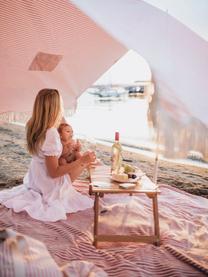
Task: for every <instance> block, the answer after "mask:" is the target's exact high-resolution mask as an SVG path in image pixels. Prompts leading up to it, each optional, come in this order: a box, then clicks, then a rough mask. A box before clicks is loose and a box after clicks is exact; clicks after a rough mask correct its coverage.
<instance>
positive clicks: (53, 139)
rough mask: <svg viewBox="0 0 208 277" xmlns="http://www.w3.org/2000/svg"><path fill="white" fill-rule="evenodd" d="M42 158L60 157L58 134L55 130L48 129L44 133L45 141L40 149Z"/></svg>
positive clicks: (60, 147)
mask: <svg viewBox="0 0 208 277" xmlns="http://www.w3.org/2000/svg"><path fill="white" fill-rule="evenodd" d="M41 150H42V153H43V155H44V156H60V155H61V152H62V144H61V140H60V137H59V133H58V131H57V129H56V128H50V129H48V130H47V131H46V137H45V141H44V143H43V145H42V147H41Z"/></svg>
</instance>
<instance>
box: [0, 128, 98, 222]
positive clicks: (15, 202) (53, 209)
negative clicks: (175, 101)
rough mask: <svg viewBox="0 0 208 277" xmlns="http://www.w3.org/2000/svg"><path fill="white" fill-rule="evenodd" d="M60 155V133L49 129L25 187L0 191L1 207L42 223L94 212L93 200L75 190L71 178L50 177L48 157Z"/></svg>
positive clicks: (66, 176)
mask: <svg viewBox="0 0 208 277" xmlns="http://www.w3.org/2000/svg"><path fill="white" fill-rule="evenodd" d="M61 153H62V144H61V141H60V137H59V133H58V131H57V129H55V128H50V129H48V130H47V132H46V138H45V141H44V143H43V145H42V147H41V149H40V151H39V153H38V155H37V156H33V157H32V161H31V164H30V168H29V170H28V172H27V174H26V176H25V177H24V181H23V184H22V185H20V186H17V187H14V188H12V189H10V190H8V189H7V190H3V191H0V203H1V204H2V205H4V206H6V207H7V208H11V209H13V210H14V211H15V212H17V213H18V212H20V211H26V212H27V213H28V214H29V215H30V216H31V217H33V218H35V219H38V220H42V221H57V220H61V219H66V213H74V212H77V211H80V210H85V209H88V208H91V207H92V206H93V200H92V199H90V198H89V197H88V196H86V195H83V194H81V193H79V192H77V191H76V190H75V188H74V187H73V185H72V182H71V179H70V177H69V175H68V174H65V175H63V176H61V177H57V178H51V177H50V176H49V175H48V173H47V168H46V164H45V156H57V157H60V155H61Z"/></svg>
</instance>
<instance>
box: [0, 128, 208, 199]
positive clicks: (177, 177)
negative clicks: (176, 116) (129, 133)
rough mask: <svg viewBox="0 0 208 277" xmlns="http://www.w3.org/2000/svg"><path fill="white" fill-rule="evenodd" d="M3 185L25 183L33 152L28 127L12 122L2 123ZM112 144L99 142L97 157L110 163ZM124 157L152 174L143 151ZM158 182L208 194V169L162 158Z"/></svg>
mask: <svg viewBox="0 0 208 277" xmlns="http://www.w3.org/2000/svg"><path fill="white" fill-rule="evenodd" d="M0 138H1V140H0V189H4V188H9V187H13V186H16V185H18V184H21V183H22V180H23V177H24V175H25V173H26V172H27V169H28V167H29V164H30V160H31V156H30V155H29V154H28V152H27V150H26V146H25V145H26V143H25V128H24V127H22V126H18V125H13V124H6V123H2V124H0ZM110 151H111V148H110V147H109V146H106V145H102V144H97V145H96V154H97V157H98V158H99V159H100V160H101V161H103V162H104V163H105V164H110ZM123 157H124V159H128V160H131V161H132V162H131V164H133V165H136V166H138V167H139V168H141V169H142V170H143V171H144V172H145V173H146V174H147V176H148V177H150V178H152V175H153V169H154V160H153V158H150V157H147V156H144V155H142V154H138V153H134V152H130V151H124V152H123ZM158 183H159V184H160V183H163V184H168V185H171V186H174V187H177V188H179V189H182V190H184V191H187V192H189V193H192V194H195V195H200V196H203V197H206V198H208V169H207V168H200V167H197V166H190V165H182V164H176V163H173V162H169V161H168V162H167V161H160V163H159V171H158Z"/></svg>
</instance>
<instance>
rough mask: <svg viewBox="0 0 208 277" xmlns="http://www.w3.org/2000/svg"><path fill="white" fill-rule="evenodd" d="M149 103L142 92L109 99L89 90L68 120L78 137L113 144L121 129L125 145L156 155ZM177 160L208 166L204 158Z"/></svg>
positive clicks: (121, 138) (121, 139) (79, 100)
mask: <svg viewBox="0 0 208 277" xmlns="http://www.w3.org/2000/svg"><path fill="white" fill-rule="evenodd" d="M148 106H149V104H148V99H147V98H146V97H142V95H141V96H139V97H129V96H128V94H126V95H123V96H122V97H119V98H118V99H115V98H112V99H111V98H110V97H109V98H107V99H106V98H101V97H98V96H96V95H92V94H89V93H88V92H85V93H83V94H82V96H81V97H80V98H79V99H78V103H77V109H76V111H75V113H74V114H73V115H71V116H70V117H68V118H67V121H68V122H69V123H70V124H71V125H72V127H73V129H74V133H75V135H76V137H77V138H82V139H87V140H90V141H91V142H95V141H99V142H101V143H103V144H107V145H112V143H113V140H114V134H115V131H118V132H119V133H120V142H121V144H122V145H123V148H125V147H126V148H125V149H126V150H129V151H133V152H137V153H142V154H144V155H147V156H150V157H154V156H155V153H154V152H155V149H156V145H155V142H154V141H153V137H154V136H155V134H154V130H153V129H152V128H151V127H150V126H149V123H148V119H147V113H148ZM161 158H162V159H165V158H163V157H161ZM173 161H175V162H176V163H184V164H191V165H196V166H200V167H206V168H208V164H207V163H204V162H201V161H193V160H190V159H183V160H182V159H180V160H178V159H177V160H173Z"/></svg>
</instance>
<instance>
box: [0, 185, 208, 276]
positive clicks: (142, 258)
mask: <svg viewBox="0 0 208 277" xmlns="http://www.w3.org/2000/svg"><path fill="white" fill-rule="evenodd" d="M75 186H76V188H77V189H78V190H80V191H82V192H83V193H85V194H87V191H88V185H87V184H85V183H80V182H79V183H78V182H77V183H76V184H75ZM160 190H161V193H160V195H159V197H158V204H159V217H160V231H161V246H160V247H157V246H154V245H152V244H145V243H120V242H119V243H118V242H117V243H109V242H108V243H107V242H105V243H104V242H102V243H99V248H98V249H96V248H95V247H94V246H93V245H92V241H93V210H92V209H88V210H85V211H81V212H77V213H74V214H69V215H68V217H67V220H61V221H58V222H41V221H38V220H35V219H32V218H30V217H29V216H28V215H27V214H26V212H21V213H14V212H13V211H12V210H10V209H7V208H5V207H3V206H0V228H11V229H13V230H15V231H17V232H20V233H22V234H25V235H28V236H30V237H32V238H34V239H37V240H39V241H41V242H43V243H44V244H45V245H46V247H47V249H48V251H49V253H50V254H51V256H52V258H53V259H54V261H55V262H56V263H57V265H58V266H59V267H63V266H64V265H66V264H67V263H68V264H70V263H71V264H72V265H73V263H74V262H75V261H86V262H89V263H91V264H94V265H95V266H96V267H97V268H100V269H102V270H103V271H104V272H106V273H107V275H108V276H121V277H122V276H131V277H134V276H135V277H138V276H207V275H208V199H205V198H202V197H199V196H195V195H191V194H188V193H186V192H184V191H181V190H178V189H176V188H173V187H170V186H168V185H160ZM92 197H93V196H92ZM102 205H104V206H105V207H106V208H107V211H106V212H105V213H101V214H100V218H99V221H100V225H99V232H100V233H102V232H103V233H105V234H106V233H109V234H132V235H133V234H137V235H147V234H149V233H151V232H153V228H152V227H153V226H152V225H153V219H152V203H151V200H150V199H149V198H148V197H147V196H146V195H143V194H141V195H133V196H129V195H123V194H122V195H105V197H104V199H103V200H102ZM77 272H78V271H77ZM83 276H84V275H83Z"/></svg>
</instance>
